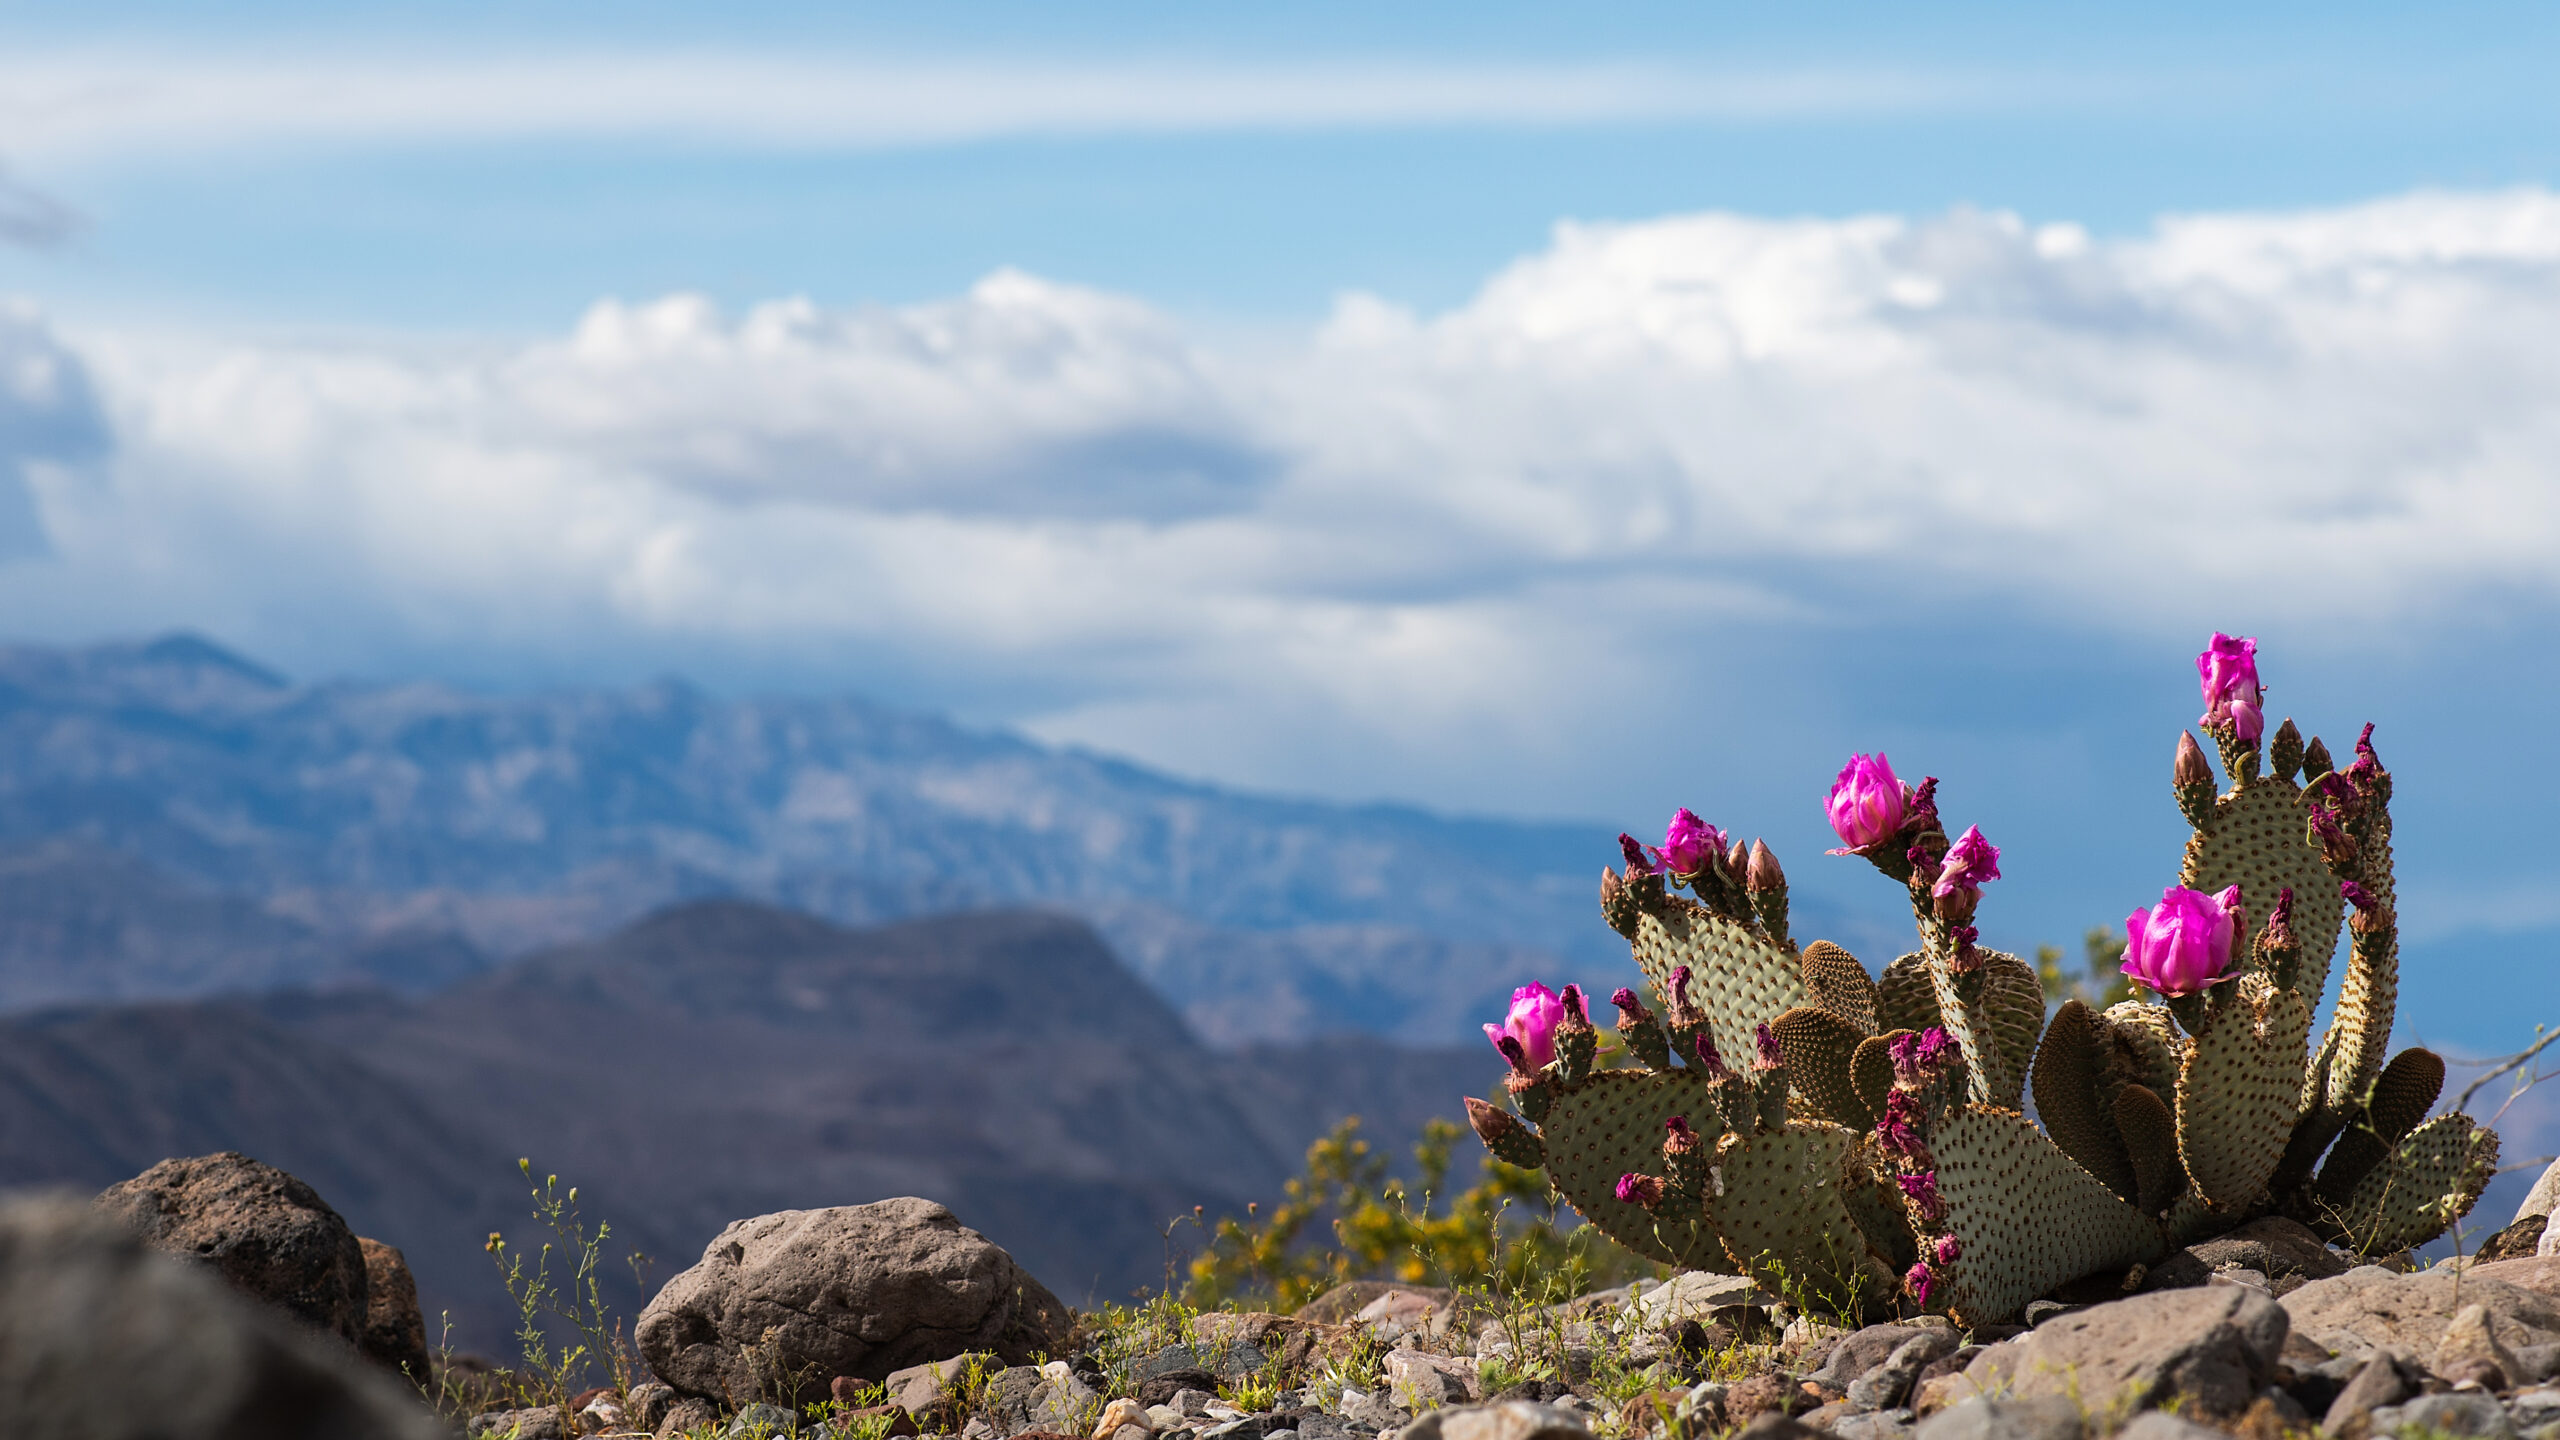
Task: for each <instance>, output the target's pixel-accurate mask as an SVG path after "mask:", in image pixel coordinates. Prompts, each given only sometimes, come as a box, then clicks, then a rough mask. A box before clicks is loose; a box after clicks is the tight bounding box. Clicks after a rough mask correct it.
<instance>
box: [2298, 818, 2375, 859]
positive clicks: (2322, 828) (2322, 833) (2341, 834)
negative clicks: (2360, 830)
mask: <svg viewBox="0 0 2560 1440" xmlns="http://www.w3.org/2000/svg"><path fill="white" fill-rule="evenodd" d="M2306 814H2307V817H2308V824H2307V825H2306V826H2305V827H2304V828H2306V829H2308V830H2309V831H2310V832H2311V833H2310V834H2309V835H2308V836H2306V837H2304V838H2306V839H2308V840H2309V841H2310V842H2311V843H2312V845H2314V846H2315V847H2317V848H2318V849H2319V851H2320V858H2321V859H2322V860H2323V861H2326V862H2327V863H2328V866H2329V868H2330V869H2332V870H2343V869H2346V868H2347V867H2349V866H2351V865H2353V864H2355V863H2356V857H2357V856H2358V855H2360V854H2361V853H2363V847H2362V846H2360V845H2358V844H2356V837H2354V836H2353V835H2350V834H2348V833H2347V827H2346V826H2345V825H2344V824H2342V823H2340V821H2339V819H2338V812H2337V811H2335V810H2333V809H2330V808H2329V807H2328V806H2325V805H2313V806H2311V807H2310V808H2309V809H2308V810H2307V812H2306Z"/></svg>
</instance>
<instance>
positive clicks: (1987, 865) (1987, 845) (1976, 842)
mask: <svg viewBox="0 0 2560 1440" xmlns="http://www.w3.org/2000/svg"><path fill="white" fill-rule="evenodd" d="M1999 878H2000V847H1999V846H1997V845H1994V844H1992V843H1991V842H1990V841H1988V840H1985V839H1983V838H1982V827H1981V826H1979V825H1968V826H1966V827H1965V830H1964V833H1963V834H1962V835H1959V836H1957V837H1956V843H1955V845H1954V846H1953V847H1952V848H1951V849H1949V850H1948V851H1947V858H1946V861H1945V863H1944V864H1942V865H1940V866H1939V868H1938V883H1937V884H1935V885H1932V886H1930V887H1929V893H1930V894H1932V895H1934V896H1937V897H1938V898H1939V899H1941V900H1943V899H1946V898H1947V897H1948V896H1951V895H1954V894H1956V893H1957V892H1958V891H1963V892H1965V893H1967V894H1969V895H1980V894H1981V893H1982V887H1983V885H1984V884H1985V883H1986V882H1988V881H1992V880H1997V879H1999Z"/></svg>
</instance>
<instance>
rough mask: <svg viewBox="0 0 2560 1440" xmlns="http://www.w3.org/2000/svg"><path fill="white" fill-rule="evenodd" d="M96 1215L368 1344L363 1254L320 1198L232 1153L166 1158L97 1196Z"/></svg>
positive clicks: (237, 1285) (342, 1336)
mask: <svg viewBox="0 0 2560 1440" xmlns="http://www.w3.org/2000/svg"><path fill="white" fill-rule="evenodd" d="M97 1205H98V1208H99V1209H100V1210H101V1211H104V1212H105V1213H106V1214H108V1215H110V1216H113V1217H114V1218H115V1219H117V1220H119V1221H122V1222H123V1223H124V1224H125V1225H126V1226H127V1227H129V1228H130V1229H131V1230H132V1231H133V1232H134V1233H135V1234H137V1235H139V1236H141V1237H142V1240H143V1243H144V1244H147V1245H149V1246H151V1247H152V1248H153V1249H155V1250H162V1251H166V1252H168V1253H169V1254H172V1255H178V1256H182V1257H184V1258H186V1259H190V1260H195V1261H199V1262H201V1263H203V1264H206V1265H210V1266H212V1267H213V1269H214V1270H215V1271H216V1272H217V1273H219V1274H220V1275H221V1276H222V1278H223V1279H225V1280H228V1281H230V1282H231V1284H232V1286H233V1287H234V1288H235V1289H238V1290H239V1291H240V1292H241V1293H243V1294H246V1295H253V1296H255V1297H257V1298H258V1299H260V1300H263V1301H265V1302H267V1303H268V1304H270V1305H274V1306H276V1307H278V1308H280V1309H282V1310H284V1311H286V1312H287V1313H289V1314H291V1315H293V1316H294V1317H296V1318H297V1319H299V1320H301V1321H303V1322H304V1323H305V1324H308V1325H313V1326H316V1327H318V1328H319V1329H322V1330H326V1331H328V1332H330V1333H331V1334H333V1335H336V1336H337V1337H338V1338H340V1339H342V1340H344V1341H346V1342H347V1343H348V1344H349V1345H355V1346H361V1345H363V1343H364V1337H365V1323H366V1319H367V1316H366V1302H367V1298H368V1289H367V1281H366V1278H365V1264H364V1249H363V1247H362V1246H360V1245H358V1244H357V1243H356V1232H354V1231H353V1230H350V1229H348V1228H347V1222H346V1221H344V1220H342V1219H340V1218H338V1212H337V1211H335V1210H332V1209H330V1208H329V1202H328V1201H326V1200H323V1199H321V1198H320V1195H319V1192H317V1191H315V1190H313V1189H312V1188H311V1187H310V1186H308V1185H305V1184H303V1183H302V1182H301V1181H299V1180H296V1179H295V1178H293V1177H292V1176H291V1175H288V1174H286V1173H285V1172H283V1171H282V1170H279V1169H277V1168H276V1167H274V1166H273V1165H267V1164H262V1163H260V1162H258V1161H256V1160H252V1159H250V1158H249V1157H248V1156H246V1155H243V1154H241V1153H239V1152H238V1151H236V1150H226V1151H224V1152H223V1153H221V1154H219V1155H199V1156H196V1157H194V1158H192V1159H185V1160H163V1161H161V1162H160V1163H159V1164H157V1165H154V1166H152V1167H151V1168H150V1169H148V1170H145V1171H143V1172H142V1173H141V1174H139V1175H136V1176H135V1177H133V1178H132V1179H130V1180H127V1181H124V1182H122V1183H120V1184H116V1185H111V1186H109V1187H107V1188H106V1189H105V1190H104V1191H102V1192H100V1193H99V1195H98V1199H97Z"/></svg>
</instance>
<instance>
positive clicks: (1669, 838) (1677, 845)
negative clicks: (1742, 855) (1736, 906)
mask: <svg viewBox="0 0 2560 1440" xmlns="http://www.w3.org/2000/svg"><path fill="white" fill-rule="evenodd" d="M1725 844H1726V841H1725V835H1724V832H1723V831H1721V830H1718V829H1717V828H1716V827H1714V826H1713V825H1710V824H1708V823H1707V822H1706V821H1704V820H1701V819H1699V818H1698V817H1697V815H1696V814H1695V813H1694V812H1692V811H1691V810H1690V809H1689V808H1688V807H1687V806H1685V805H1684V806H1682V807H1681V808H1680V809H1678V810H1676V811H1673V812H1672V815H1671V823H1670V824H1669V825H1668V826H1666V827H1664V829H1663V832H1662V873H1663V874H1665V875H1676V876H1679V877H1681V878H1683V879H1686V878H1687V877H1689V876H1692V875H1695V874H1697V873H1698V872H1700V871H1702V870H1704V869H1706V868H1707V867H1708V866H1710V865H1713V864H1715V863H1717V862H1718V861H1719V860H1722V859H1723V858H1724V849H1725Z"/></svg>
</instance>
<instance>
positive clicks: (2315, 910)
mask: <svg viewBox="0 0 2560 1440" xmlns="http://www.w3.org/2000/svg"><path fill="white" fill-rule="evenodd" d="M2306 829H2307V822H2306V820H2305V818H2304V815H2303V810H2302V790H2301V788H2300V787H2298V786H2296V785H2294V784H2293V783H2291V782H2290V781H2285V780H2279V779H2276V778H2274V777H2273V776H2265V777H2261V778H2259V779H2256V780H2252V781H2250V782H2248V783H2247V784H2244V785H2242V786H2240V787H2238V788H2237V789H2235V790H2232V791H2231V792H2229V793H2227V794H2225V795H2223V796H2222V797H2221V798H2220V799H2218V800H2216V801H2214V802H2213V821H2212V823H2211V824H2210V825H2209V826H2207V827H2205V828H2203V829H2200V830H2198V831H2196V833H2195V834H2194V835H2193V836H2192V837H2191V838H2189V840H2188V841H2187V855H2186V863H2185V865H2184V867H2183V868H2182V869H2181V870H2180V871H2179V874H2178V883H2179V884H2181V885H2184V886H2186V887H2187V888H2189V889H2191V890H2202V891H2204V892H2206V893H2207V894H2212V893H2214V892H2216V891H2219V890H2221V889H2222V888H2223V887H2224V886H2227V885H2237V886H2239V887H2240V901H2241V903H2242V904H2243V905H2245V906H2246V907H2248V911H2249V926H2250V931H2249V934H2248V936H2246V937H2244V941H2243V944H2242V946H2241V948H2242V949H2243V950H2246V949H2247V948H2248V947H2247V943H2246V942H2248V941H2254V940H2255V939H2256V938H2257V932H2258V931H2259V930H2260V929H2262V928H2264V927H2265V925H2266V921H2267V916H2268V915H2269V914H2270V913H2271V912H2273V911H2274V909H2275V906H2276V896H2277V894H2278V893H2279V892H2280V891H2282V890H2284V889H2286V888H2287V887H2291V889H2292V890H2293V933H2294V935H2295V936H2296V937H2297V938H2298V939H2299V940H2300V941H2301V942H2302V967H2301V970H2300V972H2299V977H2298V981H2297V985H2296V988H2297V989H2298V990H2299V991H2300V992H2301V994H2302V995H2303V997H2304V998H2305V999H2307V1000H2309V1001H2311V1002H2312V1003H2314V1004H2316V1003H2318V1001H2319V999H2320V994H2321V991H2322V989H2323V988H2324V987H2326V986H2327V985H2328V983H2329V962H2330V959H2331V957H2333V956H2334V955H2335V954H2336V953H2337V949H2338V924H2339V922H2340V920H2341V919H2342V918H2344V913H2345V911H2344V906H2345V903H2346V902H2344V901H2342V900H2340V899H2339V898H2338V881H2337V877H2335V876H2333V875H2331V874H2330V873H2329V866H2328V862H2326V861H2324V860H2322V859H2321V858H2320V852H2319V851H2318V850H2317V849H2315V848H2314V847H2313V846H2312V845H2311V843H2310V842H2309V841H2308V840H2306V839H2305V838H2304V834H2305V832H2306Z"/></svg>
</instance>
